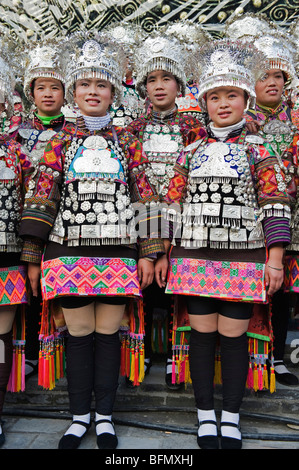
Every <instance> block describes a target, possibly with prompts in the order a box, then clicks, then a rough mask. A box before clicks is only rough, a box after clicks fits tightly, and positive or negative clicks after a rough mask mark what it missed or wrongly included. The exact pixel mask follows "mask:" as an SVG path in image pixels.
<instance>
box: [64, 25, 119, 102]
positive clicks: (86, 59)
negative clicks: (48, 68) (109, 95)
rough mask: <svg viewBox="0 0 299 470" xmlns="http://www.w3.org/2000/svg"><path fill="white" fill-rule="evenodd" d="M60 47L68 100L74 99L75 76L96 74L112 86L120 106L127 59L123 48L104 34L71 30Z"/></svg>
mask: <svg viewBox="0 0 299 470" xmlns="http://www.w3.org/2000/svg"><path fill="white" fill-rule="evenodd" d="M63 49H64V50H63V51H62V55H61V57H62V61H63V63H64V68H65V71H66V73H65V75H66V97H67V100H68V101H69V102H73V90H74V85H75V83H76V81H77V80H80V79H82V78H98V79H103V80H108V81H109V82H110V83H111V84H112V85H113V86H114V87H115V101H116V103H117V105H118V106H119V105H120V103H121V101H122V96H123V87H122V79H123V77H124V74H125V61H126V57H125V54H124V51H123V50H122V48H121V47H120V46H117V45H116V44H115V43H114V42H113V41H110V40H109V38H107V37H105V35H103V34H92V33H74V34H73V35H72V36H70V37H69V38H68V39H67V40H66V42H65V43H64V45H63Z"/></svg>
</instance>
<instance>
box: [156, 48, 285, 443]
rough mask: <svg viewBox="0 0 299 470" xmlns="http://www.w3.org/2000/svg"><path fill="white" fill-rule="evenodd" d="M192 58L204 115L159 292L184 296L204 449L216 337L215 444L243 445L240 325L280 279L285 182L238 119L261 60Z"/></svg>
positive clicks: (244, 54) (226, 53) (243, 335)
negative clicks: (177, 235)
mask: <svg viewBox="0 0 299 470" xmlns="http://www.w3.org/2000/svg"><path fill="white" fill-rule="evenodd" d="M199 60H200V66H201V74H200V77H199V80H198V83H199V90H200V98H201V100H200V104H201V106H206V107H207V111H208V114H209V118H210V123H209V126H208V138H207V139H203V140H198V147H197V149H194V145H193V148H191V147H190V149H188V148H186V149H185V152H186V153H187V154H188V155H187V156H188V159H189V178H188V191H187V196H186V198H185V205H184V212H183V215H182V238H181V242H180V244H177V245H176V246H174V247H173V248H172V251H171V253H170V266H169V275H168V282H167V287H166V292H168V293H170V294H178V295H180V294H184V295H183V298H185V299H186V301H187V310H188V314H189V321H190V326H191V333H190V351H189V362H190V373H191V379H192V384H193V389H194V395H195V400H196V406H197V413H198V421H199V427H198V436H197V440H198V444H199V446H200V447H201V448H206V449H208V448H213V449H216V448H218V446H219V443H218V432H217V423H216V415H215V410H214V370H215V353H216V345H217V341H218V340H219V342H220V355H221V375H222V393H223V408H222V414H221V446H222V448H227V449H228V448H241V446H242V436H241V432H240V427H239V409H240V406H241V403H242V399H243V394H244V390H245V385H246V379H247V374H248V363H249V355H248V341H247V330H248V325H249V320H250V318H251V315H252V310H253V304H254V303H255V302H257V303H263V302H265V301H266V300H267V297H266V290H265V285H267V288H268V295H272V294H273V293H274V292H275V291H276V290H277V289H279V288H280V286H281V284H282V281H283V271H282V269H281V268H282V258H283V246H285V245H286V244H287V243H288V242H289V239H290V228H289V219H288V216H289V201H288V197H287V194H286V192H284V191H283V190H281V189H280V186H278V185H277V183H276V176H277V178H280V179H282V180H283V174H281V172H280V170H279V169H278V170H277V169H276V168H275V165H274V163H275V162H273V159H271V157H268V156H267V155H266V156H264V155H263V154H262V153H260V152H259V148H258V146H257V145H256V142H255V136H253V138H252V136H251V135H249V133H248V132H247V129H246V125H245V119H243V115H244V110H245V109H246V107H247V106H248V103H249V102H252V100H253V99H254V97H255V92H254V84H255V78H254V77H255V76H257V75H256V74H257V73H258V72H260V70H262V69H260V68H259V67H262V64H263V60H264V59H263V58H262V59H261V58H260V57H259V55H258V53H257V52H255V51H254V50H253V49H252V48H251V47H250V46H249V45H248V44H241V43H235V44H234V43H231V42H229V41H214V42H212V43H210V44H209V45H207V46H204V47H203V48H201V50H200V53H199ZM254 74H255V75H254ZM268 181H271V182H272V181H273V185H272V184H268ZM277 204H279V206H277ZM276 207H277V209H278V208H280V210H276ZM265 240H266V247H265ZM267 251H268V252H269V255H268V258H267V254H266V252H267ZM158 263H159V261H158Z"/></svg>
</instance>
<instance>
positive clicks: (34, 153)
mask: <svg viewBox="0 0 299 470" xmlns="http://www.w3.org/2000/svg"><path fill="white" fill-rule="evenodd" d="M65 125H66V120H65V117H64V116H60V117H58V118H55V119H52V120H51V121H50V123H49V125H47V126H45V125H44V124H43V123H42V121H41V120H40V119H39V118H38V117H37V116H36V115H35V114H34V116H33V118H32V119H28V120H26V121H25V122H24V123H23V124H21V125H20V126H19V128H18V131H17V134H16V136H15V140H17V141H18V142H20V143H21V144H22V145H23V149H22V150H23V152H25V153H26V154H27V155H28V156H29V158H30V159H31V161H32V163H33V165H35V166H38V163H39V161H40V159H41V158H42V156H43V154H44V150H45V147H46V145H47V143H48V141H49V140H50V139H51V137H53V135H55V134H56V133H57V132H59V131H60V130H62V129H63V128H64V126H65Z"/></svg>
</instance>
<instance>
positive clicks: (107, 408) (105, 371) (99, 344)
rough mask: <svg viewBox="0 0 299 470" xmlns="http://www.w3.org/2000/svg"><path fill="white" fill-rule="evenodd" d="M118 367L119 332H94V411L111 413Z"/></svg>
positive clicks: (116, 385) (104, 413) (117, 378)
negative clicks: (107, 333) (106, 333)
mask: <svg viewBox="0 0 299 470" xmlns="http://www.w3.org/2000/svg"><path fill="white" fill-rule="evenodd" d="M119 369H120V340H119V333H118V332H116V333H113V334H112V335H105V334H102V333H95V356H94V392H95V400H96V411H97V413H99V414H102V415H111V414H112V411H113V405H114V401H115V395H116V391H117V387H118V380H119Z"/></svg>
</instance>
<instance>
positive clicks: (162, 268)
mask: <svg viewBox="0 0 299 470" xmlns="http://www.w3.org/2000/svg"><path fill="white" fill-rule="evenodd" d="M167 270H168V259H167V255H163V256H161V258H159V259H158V261H157V262H156V264H155V279H156V282H157V284H158V286H159V287H165V286H166V276H167Z"/></svg>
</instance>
